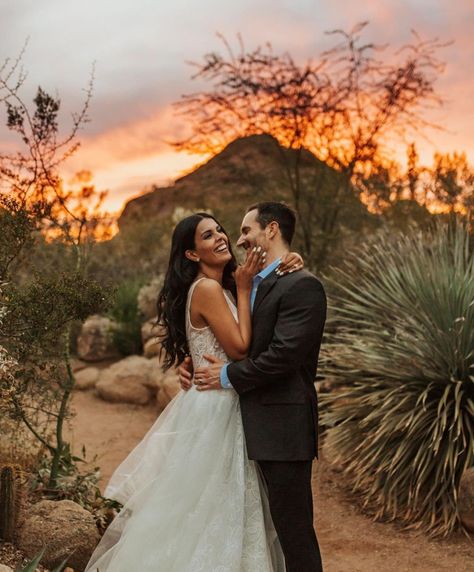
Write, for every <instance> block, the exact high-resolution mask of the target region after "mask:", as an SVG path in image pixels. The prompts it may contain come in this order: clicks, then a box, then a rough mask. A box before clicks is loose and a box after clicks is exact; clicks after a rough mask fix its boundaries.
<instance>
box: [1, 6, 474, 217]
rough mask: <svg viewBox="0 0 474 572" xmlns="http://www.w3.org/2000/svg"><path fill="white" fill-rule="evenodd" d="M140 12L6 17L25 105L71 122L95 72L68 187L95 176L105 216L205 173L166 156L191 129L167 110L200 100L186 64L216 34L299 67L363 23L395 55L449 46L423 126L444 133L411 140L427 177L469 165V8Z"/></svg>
mask: <svg viewBox="0 0 474 572" xmlns="http://www.w3.org/2000/svg"><path fill="white" fill-rule="evenodd" d="M139 6H140V9H139V10H137V3H136V2H132V1H131V0H121V2H119V3H117V2H116V1H114V0H98V1H94V2H92V0H89V2H87V0H86V2H84V3H77V2H74V3H73V2H63V1H61V0H48V2H36V3H33V2H31V1H30V0H15V2H8V3H7V2H5V3H2V7H1V18H2V48H1V51H0V60H2V59H3V57H6V56H15V54H17V53H18V51H19V50H20V48H21V45H22V43H23V41H24V39H25V38H26V37H29V38H30V44H29V48H28V51H27V53H26V55H25V62H24V63H25V68H26V69H27V70H28V72H29V76H28V82H27V85H26V86H25V89H26V93H27V95H28V99H30V97H31V94H33V93H34V91H35V89H36V86H37V85H38V84H40V85H42V86H43V87H44V88H45V89H47V90H49V91H51V92H52V93H56V92H57V93H58V94H59V95H60V96H61V99H62V101H63V104H64V106H63V107H64V113H65V114H66V115H67V114H68V113H69V112H70V111H72V110H76V109H77V108H78V106H79V105H80V101H81V98H82V96H83V88H84V87H85V85H87V78H88V74H89V71H90V68H91V65H92V62H94V61H96V62H97V65H96V80H95V86H94V98H93V101H92V106H91V109H90V118H91V122H90V123H89V124H87V125H86V127H85V129H84V131H83V132H82V133H81V136H82V146H81V149H80V151H79V152H78V153H77V155H76V156H75V157H73V158H72V159H71V160H70V161H69V162H68V164H67V165H66V166H65V169H64V176H65V177H66V179H67V178H68V177H72V175H73V174H74V172H76V171H80V170H84V169H85V170H90V171H92V172H93V175H94V182H95V184H96V186H97V187H98V188H100V189H103V188H107V189H109V197H108V199H107V207H108V208H110V209H112V210H119V209H120V208H121V207H122V205H123V204H124V202H125V201H126V200H128V199H129V198H131V197H133V196H136V195H138V194H140V193H141V192H143V191H144V189H146V188H149V187H150V185H152V184H157V185H160V186H161V185H163V186H165V185H168V184H170V183H171V182H172V181H173V180H174V179H175V178H176V177H178V176H180V175H181V174H182V173H183V172H188V171H189V169H191V168H192V166H193V165H196V164H199V163H201V162H202V160H203V157H198V156H192V155H187V154H184V153H177V152H175V151H174V150H173V149H172V147H170V146H169V144H168V141H169V140H173V139H175V138H177V137H178V138H179V137H180V136H181V135H182V134H183V130H185V129H186V123H185V122H184V121H183V119H182V118H179V117H176V116H175V115H174V113H173V110H172V106H171V104H172V102H173V101H177V100H178V99H179V97H180V96H181V95H182V94H183V93H189V92H193V91H195V90H197V89H199V87H200V85H199V84H198V83H197V82H193V81H191V79H190V75H191V72H192V70H191V68H190V67H189V66H187V65H186V63H185V62H187V61H196V60H200V59H201V58H202V56H203V54H205V53H207V52H211V51H220V50H222V49H223V45H222V43H221V41H220V40H219V39H218V38H217V36H216V33H217V32H221V33H223V34H224V35H225V36H226V38H227V39H228V40H229V41H230V42H231V44H232V45H233V46H234V47H235V49H238V44H237V39H236V38H237V34H239V33H241V34H242V37H243V40H244V43H245V46H246V47H247V48H248V49H252V48H254V47H256V46H257V45H259V44H264V43H265V42H267V41H269V42H270V43H271V44H272V45H273V48H274V51H275V52H276V53H281V52H283V51H288V52H289V53H290V54H292V55H293V56H294V57H295V59H296V60H297V61H304V60H306V59H309V58H314V57H317V56H318V54H320V53H321V51H323V50H325V49H327V48H329V47H331V46H332V45H333V42H334V38H331V37H328V36H327V35H325V34H324V32H325V31H327V30H332V29H336V28H340V29H345V30H349V29H350V28H352V26H354V25H355V24H356V23H358V22H361V21H364V20H369V22H370V23H369V26H368V28H367V30H366V32H365V33H364V38H366V39H367V41H373V42H375V43H377V44H384V43H388V44H390V46H391V47H393V48H395V47H399V46H402V45H403V44H404V43H406V42H408V41H410V40H411V39H412V35H411V34H412V29H413V30H416V32H418V33H419V34H420V36H421V37H422V38H425V39H430V38H435V37H438V38H439V39H440V40H441V41H450V40H452V41H453V44H452V45H450V46H447V47H446V48H444V49H443V51H442V52H441V54H440V55H441V57H442V58H443V59H444V60H445V61H446V64H447V65H446V69H445V72H444V73H443V74H442V76H441V77H440V78H439V81H438V83H437V89H438V91H439V93H440V94H441V95H443V96H444V97H445V99H446V100H447V101H446V104H445V106H444V107H442V108H441V109H438V110H432V111H429V112H427V114H426V118H427V119H428V120H430V121H432V122H434V123H437V124H438V125H440V126H442V127H443V128H444V129H445V130H444V131H433V130H432V131H428V132H427V133H426V135H427V137H428V140H426V139H425V138H423V137H421V136H417V137H415V138H414V139H415V140H416V142H417V144H418V148H419V153H420V156H421V160H422V162H423V163H424V164H426V165H430V164H431V163H432V156H433V153H434V152H435V151H443V152H452V151H454V150H458V151H466V154H467V156H468V159H469V160H470V162H471V163H473V162H474V106H473V105H472V102H473V101H474V80H473V78H472V74H471V73H470V72H471V67H472V61H474V42H473V37H472V30H473V29H474V10H473V5H472V0H457V1H456V2H453V1H452V0H437V1H436V2H434V1H433V0H413V1H410V2H408V1H404V2H400V0H361V1H360V2H347V0H332V1H331V2H325V1H324V2H323V0H229V2H226V3H222V2H221V1H220V0H201V2H200V3H199V9H195V10H192V9H190V4H189V0H175V2H173V3H164V2H155V1H152V0H146V1H143V2H141V3H139ZM104 22H107V30H106V31H105V27H104ZM390 49H392V48H390ZM3 50H5V51H3ZM201 87H202V84H201ZM412 139H413V138H412ZM7 141H8V142H10V143H9V144H10V148H11V137H10V136H9V135H8V134H7V133H5V128H4V126H2V125H1V124H0V144H1V148H2V150H3V151H5V150H6V147H5V145H4V144H2V142H7ZM393 152H394V155H395V157H396V158H398V159H400V160H403V155H404V149H403V146H401V145H400V144H397V145H394V151H393Z"/></svg>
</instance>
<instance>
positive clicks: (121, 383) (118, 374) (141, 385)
mask: <svg viewBox="0 0 474 572" xmlns="http://www.w3.org/2000/svg"><path fill="white" fill-rule="evenodd" d="M155 369H156V360H149V359H146V358H145V357H142V356H128V357H126V358H125V359H122V360H120V361H118V362H115V363H114V364H112V365H111V366H110V367H108V368H106V369H104V370H102V373H101V375H100V379H99V381H98V382H97V384H96V390H97V393H98V394H99V396H100V397H101V398H102V399H104V400H105V401H112V402H115V403H135V404H137V405H146V404H147V403H149V402H150V401H151V400H152V399H153V397H154V395H155V394H156V379H155V371H154V370H155Z"/></svg>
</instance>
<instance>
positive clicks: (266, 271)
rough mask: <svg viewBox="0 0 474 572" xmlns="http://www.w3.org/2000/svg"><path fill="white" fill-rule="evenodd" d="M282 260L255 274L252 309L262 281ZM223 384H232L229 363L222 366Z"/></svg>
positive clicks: (228, 387) (226, 387) (251, 301)
mask: <svg viewBox="0 0 474 572" xmlns="http://www.w3.org/2000/svg"><path fill="white" fill-rule="evenodd" d="M280 262H281V258H277V259H276V260H275V261H273V262H272V263H271V264H269V265H268V266H266V267H265V268H264V269H263V270H260V272H259V273H258V274H255V276H254V277H253V280H252V291H251V293H250V310H251V311H252V310H253V306H254V304H255V298H256V297H257V290H258V287H259V286H260V282H261V281H262V280H264V279H265V278H266V277H267V276H269V275H270V274H271V273H272V272H273V271H274V270H276V269H277V267H278V265H279V264H280ZM221 386H222V387H223V388H224V389H230V388H231V387H232V384H231V383H230V380H229V376H228V375H227V364H225V365H223V366H222V369H221Z"/></svg>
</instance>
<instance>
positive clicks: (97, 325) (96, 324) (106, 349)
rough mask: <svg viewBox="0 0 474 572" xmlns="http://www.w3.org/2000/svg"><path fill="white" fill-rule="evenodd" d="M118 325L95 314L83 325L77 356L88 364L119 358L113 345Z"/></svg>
mask: <svg viewBox="0 0 474 572" xmlns="http://www.w3.org/2000/svg"><path fill="white" fill-rule="evenodd" d="M116 327H117V325H116V323H115V322H114V321H113V320H111V319H110V318H107V317H105V316H100V315H99V314H94V315H93V316H89V318H87V320H86V321H85V322H84V324H83V325H82V329H81V333H80V334H79V337H78V338H77V355H78V356H79V358H80V359H81V360H84V361H86V362H91V361H92V362H95V361H102V360H104V359H110V358H115V357H118V352H117V350H116V349H115V348H114V345H113V331H114V329H115V328H116Z"/></svg>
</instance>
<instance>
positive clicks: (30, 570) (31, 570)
mask: <svg viewBox="0 0 474 572" xmlns="http://www.w3.org/2000/svg"><path fill="white" fill-rule="evenodd" d="M45 551H46V548H43V550H41V552H39V553H38V554H37V555H36V556H35V557H34V558H33V559H32V560H30V561H29V562H28V563H27V564H26V565H25V566H23V567H22V568H19V569H17V572H35V570H36V569H37V567H38V565H39V563H40V562H41V559H42V558H43V555H44V553H45ZM68 560H69V556H68V557H67V558H65V559H64V560H63V561H62V562H61V564H59V566H56V568H55V569H54V570H51V572H62V571H63V570H64V567H65V566H66V564H67V561H68Z"/></svg>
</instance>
